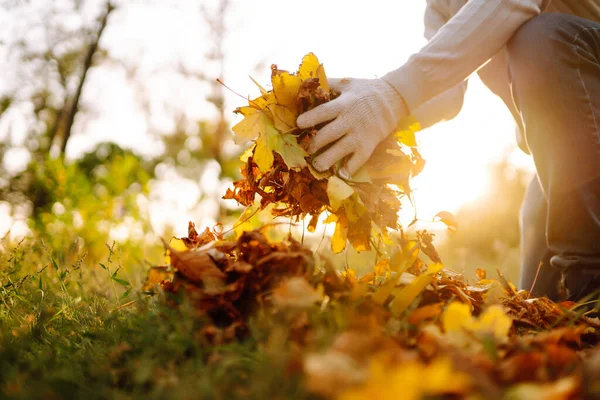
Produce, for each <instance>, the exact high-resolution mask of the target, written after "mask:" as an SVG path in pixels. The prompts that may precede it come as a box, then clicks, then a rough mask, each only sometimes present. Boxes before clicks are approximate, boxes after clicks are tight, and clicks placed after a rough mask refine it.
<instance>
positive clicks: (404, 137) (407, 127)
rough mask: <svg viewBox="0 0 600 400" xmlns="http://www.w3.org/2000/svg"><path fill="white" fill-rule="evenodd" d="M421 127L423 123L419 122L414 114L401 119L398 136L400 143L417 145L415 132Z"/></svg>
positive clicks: (411, 145) (410, 145)
mask: <svg viewBox="0 0 600 400" xmlns="http://www.w3.org/2000/svg"><path fill="white" fill-rule="evenodd" d="M421 129H422V128H421V124H419V121H417V119H416V118H415V117H414V116H409V117H405V118H402V119H401V120H400V123H399V125H398V131H397V132H396V137H397V138H398V140H399V141H400V143H402V144H404V145H406V146H409V147H415V146H416V145H417V139H416V137H415V133H417V132H419V131H420V130H421Z"/></svg>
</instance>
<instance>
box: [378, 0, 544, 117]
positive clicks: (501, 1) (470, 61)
mask: <svg viewBox="0 0 600 400" xmlns="http://www.w3.org/2000/svg"><path fill="white" fill-rule="evenodd" d="M548 2H549V0H470V1H468V2H467V3H466V4H465V5H464V6H463V7H462V8H461V10H460V11H459V12H458V13H457V14H456V15H454V16H453V17H452V18H450V20H449V21H448V22H447V23H446V24H445V25H444V26H443V27H441V28H440V29H439V31H438V32H437V33H436V34H435V36H434V37H433V38H432V39H431V40H430V41H429V43H427V45H425V46H424V47H423V48H422V49H421V50H420V51H419V52H418V53H416V54H414V55H413V56H411V57H410V59H409V60H408V61H407V62H406V64H404V65H403V66H402V67H400V68H398V69H396V70H394V71H391V72H389V73H388V74H386V75H385V76H383V79H384V80H385V81H387V82H388V83H390V84H391V85H392V86H393V87H394V88H395V89H396V90H397V91H398V93H400V95H401V96H402V97H403V98H404V100H405V102H406V104H407V105H408V108H409V109H410V110H417V109H418V108H419V107H420V106H421V105H423V104H425V103H426V102H427V101H429V100H431V99H432V98H434V97H436V96H437V95H439V94H440V93H443V92H445V91H447V90H450V89H451V88H453V87H455V86H456V85H458V84H460V83H461V82H463V81H464V80H465V79H466V78H468V77H469V76H470V75H471V74H472V73H473V72H475V71H476V70H477V69H478V68H480V67H481V66H482V65H484V64H485V63H486V62H487V61H488V60H489V59H490V58H491V57H492V56H494V55H495V54H496V53H498V51H499V50H500V49H501V48H502V47H504V46H505V45H506V43H507V42H508V41H509V40H510V38H511V37H512V36H513V34H514V33H515V32H516V31H517V30H518V29H519V28H520V27H521V26H522V25H523V24H524V23H525V22H527V21H529V20H530V19H532V18H534V17H536V16H537V15H539V14H540V13H541V12H542V10H543V8H544V7H545V6H546V5H547V3H548Z"/></svg>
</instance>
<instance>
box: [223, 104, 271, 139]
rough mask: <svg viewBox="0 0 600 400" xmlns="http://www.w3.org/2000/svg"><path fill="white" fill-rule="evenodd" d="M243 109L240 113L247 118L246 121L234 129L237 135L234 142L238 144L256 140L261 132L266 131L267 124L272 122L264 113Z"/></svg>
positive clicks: (239, 123)
mask: <svg viewBox="0 0 600 400" xmlns="http://www.w3.org/2000/svg"><path fill="white" fill-rule="evenodd" d="M243 109H244V110H243V111H240V113H241V114H242V115H244V116H245V117H244V119H243V120H241V121H240V122H238V123H237V124H236V125H234V127H233V128H232V130H233V133H235V136H234V138H233V140H234V141H235V143H236V144H240V143H244V142H247V141H249V140H254V139H256V138H257V137H258V135H259V134H260V133H261V132H265V131H266V129H267V124H268V123H269V122H270V121H269V118H268V117H267V116H266V115H265V113H263V112H262V111H259V110H256V109H254V108H252V107H243Z"/></svg>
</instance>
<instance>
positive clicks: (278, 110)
mask: <svg viewBox="0 0 600 400" xmlns="http://www.w3.org/2000/svg"><path fill="white" fill-rule="evenodd" d="M267 109H268V110H269V112H270V113H271V116H272V117H273V124H274V125H275V128H276V129H277V130H278V131H279V132H282V133H285V132H290V131H292V130H294V129H295V128H296V116H295V115H294V114H293V113H292V112H291V111H290V110H289V109H288V108H286V107H283V106H281V105H279V104H270V105H268V106H267Z"/></svg>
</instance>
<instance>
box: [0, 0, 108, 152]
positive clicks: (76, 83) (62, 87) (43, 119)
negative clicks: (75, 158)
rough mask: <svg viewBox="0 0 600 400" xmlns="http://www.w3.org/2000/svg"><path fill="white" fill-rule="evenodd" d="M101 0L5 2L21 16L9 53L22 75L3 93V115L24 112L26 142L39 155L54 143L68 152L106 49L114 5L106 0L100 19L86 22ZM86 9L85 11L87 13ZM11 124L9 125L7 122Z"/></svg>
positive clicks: (9, 8) (19, 73)
mask: <svg viewBox="0 0 600 400" xmlns="http://www.w3.org/2000/svg"><path fill="white" fill-rule="evenodd" d="M98 4H99V3H98V1H95V2H91V1H88V2H86V1H83V0H69V1H64V0H63V1H56V2H54V1H53V2H45V1H28V2H14V3H10V4H8V5H5V6H4V7H6V8H7V11H8V12H10V13H11V14H12V15H13V16H14V17H15V18H22V21H23V23H22V24H21V25H19V26H18V28H19V30H20V31H19V32H12V34H13V37H19V39H18V40H17V41H14V42H13V43H12V44H10V46H11V48H10V50H9V55H10V56H11V57H15V58H16V59H17V64H18V66H19V68H18V76H17V79H16V82H13V87H12V88H11V90H10V91H9V93H2V94H1V95H2V98H1V99H0V119H1V118H4V117H5V116H7V115H10V114H11V113H10V111H11V108H19V109H20V110H21V111H22V112H24V115H23V119H22V121H25V125H26V127H25V135H26V140H25V144H26V145H27V147H28V148H29V150H30V151H31V153H32V156H33V158H34V159H36V160H41V159H43V158H44V157H46V156H47V155H48V154H49V152H50V151H51V149H52V146H53V145H55V146H56V148H57V150H58V152H59V154H61V155H64V153H65V151H66V149H67V145H68V143H69V139H70V138H71V136H72V133H73V125H74V122H75V119H76V117H77V116H78V114H79V113H80V112H81V111H82V107H81V98H82V93H83V91H84V88H85V85H86V80H87V78H88V76H89V74H88V73H89V71H90V69H92V68H93V67H94V66H95V64H97V62H98V61H99V56H100V55H101V54H102V53H103V52H104V51H105V50H103V49H102V48H101V47H100V45H99V44H100V41H101V39H102V35H103V33H104V32H105V30H106V27H107V25H108V22H109V17H110V15H111V13H112V12H113V11H114V10H115V6H114V5H113V3H112V2H111V1H110V0H107V1H106V2H105V3H104V4H103V5H102V7H101V9H100V10H99V11H96V13H99V16H98V17H97V18H92V20H91V21H88V20H87V18H86V17H85V15H86V13H87V12H89V10H90V9H91V10H92V12H94V11H95V9H96V8H97V7H95V6H97V5H98ZM84 11H86V12H84ZM7 124H10V122H9V123H7Z"/></svg>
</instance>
